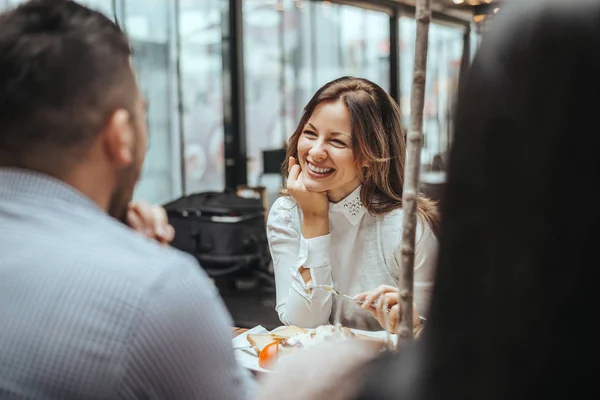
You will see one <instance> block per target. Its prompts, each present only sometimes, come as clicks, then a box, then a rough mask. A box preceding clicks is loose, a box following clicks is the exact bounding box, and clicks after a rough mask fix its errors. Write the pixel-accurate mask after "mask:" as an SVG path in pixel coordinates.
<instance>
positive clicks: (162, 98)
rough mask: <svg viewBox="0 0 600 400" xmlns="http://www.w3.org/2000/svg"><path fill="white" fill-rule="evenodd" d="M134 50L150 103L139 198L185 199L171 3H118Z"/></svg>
mask: <svg viewBox="0 0 600 400" xmlns="http://www.w3.org/2000/svg"><path fill="white" fill-rule="evenodd" d="M117 7H118V8H119V10H117V13H116V14H117V16H118V18H119V20H120V21H119V22H120V24H121V26H123V28H124V29H125V30H126V31H127V34H128V35H129V38H130V40H131V43H132V47H133V66H134V69H135V71H136V76H137V80H138V83H139V85H140V90H141V92H142V95H143V96H144V98H145V100H146V102H147V104H148V112H147V122H148V135H149V138H148V144H149V145H148V152H147V154H146V160H145V162H144V167H143V170H142V175H141V177H140V181H139V183H138V185H137V187H136V191H135V194H134V197H135V198H140V199H144V200H147V201H149V202H151V203H165V202H167V201H169V200H172V199H173V198H175V197H176V196H178V195H179V194H180V173H179V162H180V161H179V160H180V157H179V153H178V152H179V141H178V136H177V132H178V131H177V125H176V122H177V121H176V118H175V117H176V115H177V106H176V95H177V94H176V90H175V69H174V60H173V56H172V53H171V52H172V50H173V42H174V33H173V31H172V29H173V28H172V27H173V20H172V18H173V16H174V14H173V13H174V7H173V3H172V2H165V1H146V0H126V1H125V2H124V3H119V2H117Z"/></svg>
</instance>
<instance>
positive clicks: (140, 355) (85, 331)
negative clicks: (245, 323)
mask: <svg viewBox="0 0 600 400" xmlns="http://www.w3.org/2000/svg"><path fill="white" fill-rule="evenodd" d="M130 58H131V50H130V44H129V41H128V39H127V37H126V36H125V35H124V33H123V32H122V31H121V30H120V29H119V27H118V26H116V25H115V24H114V23H113V22H112V21H110V20H109V19H107V18H106V17H105V16H103V15H102V14H100V13H98V12H95V11H92V10H90V9H88V8H86V7H83V6H81V5H79V4H77V3H76V2H73V1H66V0H62V1H59V0H33V1H29V2H26V3H24V4H22V5H20V6H18V7H17V8H15V9H12V10H9V11H6V12H4V13H3V14H0V110H1V113H0V249H1V250H0V398H36V399H44V398H48V399H54V398H56V399H58V398H61V399H69V398H73V399H75V398H77V399H80V398H106V399H108V398H163V399H183V398H194V399H202V398H204V399H238V398H245V397H246V396H247V395H248V394H249V393H248V390H249V388H250V387H251V380H250V377H249V375H248V374H247V371H244V370H242V369H241V368H240V367H239V366H238V365H237V363H236V361H235V359H234V355H233V350H232V348H231V330H230V327H229V326H230V325H231V319H230V316H229V314H228V313H227V310H226V309H225V307H224V305H223V303H222V301H221V299H220V298H219V296H218V293H217V291H216V289H215V288H214V287H213V286H212V285H211V283H210V281H209V279H208V278H207V277H206V275H205V274H204V272H203V271H202V269H201V268H200V266H199V265H198V263H197V262H196V261H195V260H194V259H193V258H191V257H189V256H187V255H185V254H184V253H181V252H179V251H177V250H175V249H172V248H168V247H165V246H161V244H160V243H159V242H165V241H166V242H168V241H170V240H171V239H172V237H173V231H172V227H170V225H168V222H167V221H166V217H165V215H164V210H162V211H161V210H160V209H158V211H157V209H156V208H154V209H153V208H152V207H151V206H149V205H147V204H144V203H141V204H137V205H132V204H131V198H132V194H133V190H134V187H135V185H136V182H137V180H138V178H139V175H140V170H141V167H142V163H143V160H144V156H145V153H146V148H147V141H148V138H147V127H146V125H145V108H144V100H143V99H142V96H141V94H140V90H139V87H138V85H137V83H136V78H135V75H134V72H133V70H132V66H131V60H130ZM122 222H127V223H128V224H129V225H131V227H132V228H135V229H137V230H144V231H147V232H145V234H146V236H149V237H150V238H153V239H156V240H151V239H150V238H148V237H144V236H143V235H141V234H139V233H138V232H134V230H132V229H131V228H130V227H128V226H126V225H125V224H124V223H122ZM154 224H156V225H154ZM161 230H162V232H161Z"/></svg>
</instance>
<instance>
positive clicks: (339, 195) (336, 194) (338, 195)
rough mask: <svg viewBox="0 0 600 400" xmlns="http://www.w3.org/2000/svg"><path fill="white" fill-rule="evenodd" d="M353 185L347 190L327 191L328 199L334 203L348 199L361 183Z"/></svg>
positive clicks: (346, 188)
mask: <svg viewBox="0 0 600 400" xmlns="http://www.w3.org/2000/svg"><path fill="white" fill-rule="evenodd" d="M351 183H352V185H348V187H345V188H337V189H333V190H329V191H327V198H328V199H329V201H330V202H332V203H338V202H340V201H342V200H344V199H345V198H346V197H348V196H349V195H350V193H352V192H354V191H355V190H356V188H357V187H359V186H360V182H357V183H355V182H351Z"/></svg>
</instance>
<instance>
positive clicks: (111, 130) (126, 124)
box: [100, 108, 135, 166]
mask: <svg viewBox="0 0 600 400" xmlns="http://www.w3.org/2000/svg"><path fill="white" fill-rule="evenodd" d="M100 136H101V137H102V138H103V141H104V148H105V150H106V154H107V157H108V158H109V159H110V160H111V161H113V162H114V163H115V164H117V165H119V166H127V165H130V164H131V163H132V162H133V160H134V145H135V134H134V131H133V127H132V126H131V116H130V115H129V111H127V110H124V109H122V108H121V109H118V110H116V111H115V112H114V113H112V115H111V116H110V118H109V120H108V121H107V123H106V125H105V127H104V129H103V130H102V132H101V134H100Z"/></svg>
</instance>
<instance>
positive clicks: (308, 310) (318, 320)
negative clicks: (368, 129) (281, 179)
mask: <svg viewBox="0 0 600 400" xmlns="http://www.w3.org/2000/svg"><path fill="white" fill-rule="evenodd" d="M360 188H361V187H360V186H359V187H358V188H356V190H354V191H353V192H352V193H351V194H349V195H348V196H347V197H346V198H345V199H343V200H342V201H340V202H338V203H330V204H329V232H330V233H329V234H327V235H324V236H320V237H316V238H311V239H305V238H304V237H303V236H302V230H301V227H302V212H301V210H300V208H299V207H298V206H297V205H296V202H295V201H294V199H293V198H291V197H290V196H282V197H280V198H279V199H277V200H276V201H275V203H274V204H273V206H272V207H271V210H270V212H269V218H268V221H267V237H268V240H269V248H270V251H271V256H272V258H273V265H274V269H275V284H276V292H277V293H276V297H277V305H276V307H275V309H276V311H277V313H278V314H279V319H280V320H281V322H282V323H284V324H288V325H297V326H301V327H305V328H313V327H316V326H319V325H325V324H328V323H331V322H332V320H333V318H334V316H335V313H336V312H340V318H341V321H342V323H343V324H344V325H345V326H349V327H353V328H358V329H368V330H380V329H381V326H380V325H379V323H378V322H377V320H376V319H375V318H374V317H373V316H372V315H371V314H370V313H369V312H367V311H365V310H362V309H361V308H359V307H358V306H356V305H355V304H353V302H352V301H349V300H346V301H343V300H340V299H339V298H336V297H334V296H333V295H332V294H331V293H329V292H327V291H323V290H314V291H313V290H309V286H308V285H307V284H306V283H305V282H304V279H302V276H301V275H300V272H299V268H300V267H302V266H304V267H305V268H308V269H309V270H310V273H311V278H312V279H311V283H312V284H315V285H332V286H333V287H334V288H336V289H337V290H339V291H340V292H342V293H346V294H349V295H351V296H354V295H356V294H358V293H360V292H364V291H369V290H373V289H375V288H376V287H377V286H379V285H381V284H387V285H392V286H396V287H397V286H398V284H399V280H400V276H401V274H400V242H401V237H402V218H403V215H404V214H403V211H402V210H394V211H391V212H389V213H387V214H386V215H383V216H373V215H371V214H369V213H368V212H367V210H366V208H365V207H363V205H362V203H361V201H360ZM437 249H438V243H437V239H436V237H435V235H434V234H433V232H432V231H431V228H430V227H429V225H428V224H423V223H421V222H419V223H418V224H417V236H416V248H415V266H414V268H415V271H414V301H415V304H416V307H417V311H418V312H419V314H420V315H421V316H423V317H425V316H426V315H427V308H428V305H429V298H430V295H431V291H432V288H433V279H434V272H435V271H434V269H435V262H436V260H435V259H436V255H437ZM332 297H333V298H332ZM340 304H342V305H341V306H340ZM338 307H339V310H338Z"/></svg>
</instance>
